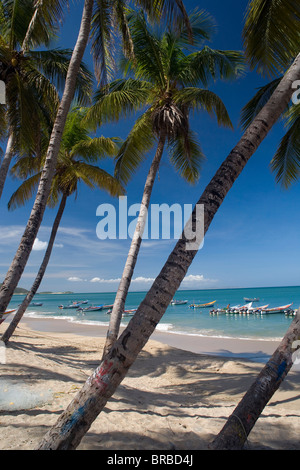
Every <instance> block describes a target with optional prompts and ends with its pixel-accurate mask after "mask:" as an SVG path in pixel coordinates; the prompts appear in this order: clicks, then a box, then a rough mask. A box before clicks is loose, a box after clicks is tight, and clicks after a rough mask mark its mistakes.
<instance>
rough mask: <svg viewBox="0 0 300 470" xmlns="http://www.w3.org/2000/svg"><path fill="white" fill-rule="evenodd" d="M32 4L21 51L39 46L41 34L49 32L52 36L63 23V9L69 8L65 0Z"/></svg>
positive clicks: (39, 1) (38, 1)
mask: <svg viewBox="0 0 300 470" xmlns="http://www.w3.org/2000/svg"><path fill="white" fill-rule="evenodd" d="M33 4H34V10H33V14H32V16H31V19H30V22H29V24H28V26H27V31H26V35H25V37H24V41H23V43H22V47H21V48H22V50H23V51H25V50H28V49H30V48H31V47H35V46H36V45H40V44H41V42H40V40H41V33H42V32H47V34H49V31H50V32H52V36H53V34H54V33H56V32H57V30H58V26H59V25H60V24H61V22H62V21H63V18H64V9H65V7H66V6H67V7H68V6H69V5H68V1H67V0H35V1H34V2H33ZM49 39H51V36H50V37H49ZM47 42H48V41H45V40H43V43H44V44H47Z"/></svg>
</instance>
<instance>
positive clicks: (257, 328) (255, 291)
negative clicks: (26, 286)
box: [10, 287, 300, 340]
mask: <svg viewBox="0 0 300 470" xmlns="http://www.w3.org/2000/svg"><path fill="white" fill-rule="evenodd" d="M145 294H146V292H131V293H129V295H128V299H127V303H126V309H132V308H137V307H138V306H139V304H140V302H141V301H142V300H143V298H144V297H145ZM114 297H115V293H88V294H87V293H76V294H39V295H36V296H35V298H34V302H41V303H43V305H42V306H40V307H35V306H30V307H29V308H28V310H27V312H26V314H25V316H27V317H36V318H41V317H42V318H56V319H65V320H68V321H70V322H79V323H88V324H94V325H95V326H97V325H102V326H103V325H108V321H109V316H108V315H107V314H106V312H105V311H98V312H86V313H85V314H83V313H81V312H77V311H76V310H74V309H70V310H67V309H64V310H60V309H59V308H58V307H59V305H68V304H70V303H72V302H74V301H85V300H88V305H94V306H96V305H101V304H112V303H113V301H114ZM244 297H247V298H249V297H250V298H254V297H255V298H259V302H255V303H254V304H253V306H256V305H257V306H260V305H265V304H269V307H277V306H281V305H286V304H290V303H292V302H293V305H292V308H294V309H296V308H298V307H299V306H300V287H264V288H249V289H209V290H179V291H177V293H176V295H175V296H174V298H175V299H178V300H188V303H187V304H185V305H176V306H171V305H170V306H169V307H168V308H167V311H166V312H165V314H164V316H163V318H162V320H161V321H160V323H159V325H158V326H157V329H158V330H160V331H166V332H168V333H173V334H178V333H184V334H188V335H198V336H209V337H227V338H245V339H246V338H247V339H260V340H270V339H277V340H278V339H280V338H282V336H283V335H284V334H285V332H286V330H287V328H288V327H289V325H290V323H291V321H292V317H287V316H285V315H284V314H268V315H218V316H215V315H210V314H209V311H210V309H191V308H189V305H190V304H192V303H206V302H211V301H214V300H216V304H215V307H220V308H221V307H225V306H227V305H228V304H230V305H232V306H233V305H243V304H245V301H244ZM22 298H23V297H22V296H20V295H15V296H13V299H12V301H11V304H10V307H11V308H16V307H17V305H18V304H20V303H21V300H22ZM85 306H86V305H84V306H83V307H85ZM129 320H130V317H128V318H123V319H122V324H123V325H126V324H127V323H128V321H129Z"/></svg>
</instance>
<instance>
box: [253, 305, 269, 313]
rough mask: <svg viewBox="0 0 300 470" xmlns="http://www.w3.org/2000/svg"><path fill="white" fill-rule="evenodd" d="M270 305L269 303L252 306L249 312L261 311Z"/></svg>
mask: <svg viewBox="0 0 300 470" xmlns="http://www.w3.org/2000/svg"><path fill="white" fill-rule="evenodd" d="M268 307H269V304H267V305H261V306H260V307H250V308H249V309H248V312H249V313H260V312H261V311H262V310H265V309H266V308H268Z"/></svg>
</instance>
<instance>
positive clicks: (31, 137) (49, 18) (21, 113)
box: [0, 0, 92, 198]
mask: <svg viewBox="0 0 300 470" xmlns="http://www.w3.org/2000/svg"><path fill="white" fill-rule="evenodd" d="M38 3H39V4H38V6H37V7H36V5H35V4H36V2H34V1H33V0H24V1H22V2H19V1H16V0H15V1H13V2H8V1H4V2H1V7H0V27H1V34H0V62H1V64H0V80H1V81H3V82H4V84H5V92H6V93H5V94H6V105H2V106H1V114H3V115H4V116H3V120H4V122H1V133H2V134H3V133H5V132H6V131H8V141H7V147H6V152H5V155H4V158H3V161H2V163H1V166H0V198H1V195H2V192H3V187H4V183H5V179H6V176H7V173H8V170H9V166H10V163H11V160H12V157H13V155H14V154H15V153H16V152H17V151H18V150H19V149H20V148H21V147H24V146H26V147H27V149H29V151H30V150H32V148H33V146H34V145H35V142H36V138H37V135H38V134H39V132H40V129H41V127H42V126H47V125H49V123H50V122H52V123H53V121H54V117H55V113H56V111H57V106H58V92H57V91H56V89H59V88H61V86H59V85H61V84H63V83H64V79H65V76H66V71H67V69H68V65H69V62H70V55H71V53H70V51H68V50H63V49H52V50H51V49H45V50H40V49H41V47H46V48H49V46H50V43H51V40H52V38H53V37H55V35H56V33H57V31H58V29H59V22H60V21H61V20H62V17H63V8H62V5H61V2H60V1H54V2H38ZM50 62H51V67H49V65H50ZM91 82H92V76H91V74H90V73H89V72H88V70H87V69H86V67H85V66H84V65H81V69H80V78H79V80H78V85H77V92H78V99H79V100H81V102H82V103H87V102H88V100H89V98H90V95H91ZM55 87H56V88H55ZM3 137H4V136H3Z"/></svg>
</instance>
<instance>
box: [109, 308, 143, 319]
mask: <svg viewBox="0 0 300 470" xmlns="http://www.w3.org/2000/svg"><path fill="white" fill-rule="evenodd" d="M136 311H137V308H132V309H129V310H123V313H122V317H128V316H132V315H134V314H135V312H136ZM111 312H112V309H111V310H107V312H106V314H107V315H110V314H111Z"/></svg>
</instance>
